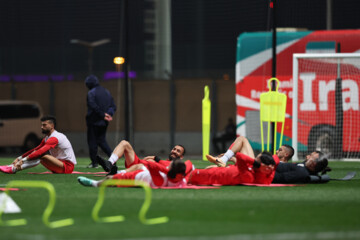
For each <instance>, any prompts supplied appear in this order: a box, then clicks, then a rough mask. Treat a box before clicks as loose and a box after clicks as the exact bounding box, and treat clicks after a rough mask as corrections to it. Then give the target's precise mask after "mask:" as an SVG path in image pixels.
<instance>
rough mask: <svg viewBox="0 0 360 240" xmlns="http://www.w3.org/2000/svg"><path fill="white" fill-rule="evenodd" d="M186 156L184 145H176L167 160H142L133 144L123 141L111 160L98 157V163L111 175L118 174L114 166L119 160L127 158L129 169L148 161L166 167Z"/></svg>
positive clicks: (152, 157) (154, 157)
mask: <svg viewBox="0 0 360 240" xmlns="http://www.w3.org/2000/svg"><path fill="white" fill-rule="evenodd" d="M184 154H185V147H183V146H182V145H175V147H174V148H173V149H172V150H171V151H170V153H169V158H168V159H167V160H160V158H159V157H157V156H148V157H145V158H144V159H140V158H139V157H138V156H137V155H136V153H135V151H134V149H133V147H132V146H131V144H130V143H129V142H128V141H125V140H122V141H121V142H120V143H119V144H118V145H117V146H116V148H115V149H114V151H113V153H112V154H111V156H110V158H109V160H105V159H103V158H102V157H100V156H97V161H98V162H99V164H100V165H101V166H102V167H103V169H104V170H105V171H106V172H109V174H110V175H113V174H116V173H117V166H116V165H114V164H115V163H116V162H117V160H118V159H119V158H121V157H122V156H125V167H126V168H129V167H131V166H132V165H134V164H139V163H146V161H153V162H158V163H160V164H162V165H164V166H169V165H170V163H171V161H172V160H174V159H177V158H179V159H183V157H184Z"/></svg>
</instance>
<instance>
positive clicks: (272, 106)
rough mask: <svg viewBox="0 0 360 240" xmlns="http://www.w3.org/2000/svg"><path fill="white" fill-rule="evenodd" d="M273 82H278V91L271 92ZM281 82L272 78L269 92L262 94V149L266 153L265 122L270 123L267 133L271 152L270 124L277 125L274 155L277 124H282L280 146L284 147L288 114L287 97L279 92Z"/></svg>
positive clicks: (275, 132) (275, 134) (275, 133)
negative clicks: (286, 116) (283, 140)
mask: <svg viewBox="0 0 360 240" xmlns="http://www.w3.org/2000/svg"><path fill="white" fill-rule="evenodd" d="M271 81H276V83H277V85H276V90H275V91H271V85H270V83H271ZM279 85H280V82H279V80H278V79H277V78H270V79H269V81H268V86H269V91H268V92H267V93H262V94H260V130H261V149H262V151H264V134H263V122H268V131H267V151H270V150H269V149H270V144H269V143H270V122H274V123H275V129H274V154H275V153H276V149H277V148H276V136H277V123H278V122H281V123H282V127H281V135H280V145H279V146H281V145H282V139H283V133H284V125H285V114H286V101H287V97H286V95H285V94H283V93H279V92H278V88H279Z"/></svg>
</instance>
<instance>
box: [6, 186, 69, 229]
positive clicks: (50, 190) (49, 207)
mask: <svg viewBox="0 0 360 240" xmlns="http://www.w3.org/2000/svg"><path fill="white" fill-rule="evenodd" d="M12 187H27V188H45V189H46V190H47V191H48V193H49V203H48V205H47V207H46V208H45V211H44V213H43V216H42V221H43V223H44V224H45V225H46V226H47V227H49V228H59V227H65V226H69V225H72V224H74V220H73V219H72V218H67V219H63V220H58V221H53V222H50V221H49V218H50V215H51V213H52V211H53V210H54V207H55V202H56V193H55V189H54V186H53V185H52V184H51V183H49V182H46V181H10V182H9V183H8V184H7V185H6V190H5V194H6V196H8V195H9V189H10V188H12ZM5 202H6V200H5V201H4V204H3V206H0V225H1V226H21V225H26V224H27V220H26V219H24V218H20V219H14V220H7V221H3V220H2V214H3V213H4V210H5Z"/></svg>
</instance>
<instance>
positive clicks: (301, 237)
mask: <svg viewBox="0 0 360 240" xmlns="http://www.w3.org/2000/svg"><path fill="white" fill-rule="evenodd" d="M135 239H136V240H155V239H156V240H185V239H194V240H208V239H210V240H268V239H269V240H274V239H276V240H310V239H311V240H313V239H314V240H315V239H319V240H322V239H326V240H332V239H339V240H343V239H360V232H356V231H354V232H317V233H309V232H305V233H304V232H299V233H269V234H239V235H229V236H214V237H211V236H204V237H157V238H132V239H123V240H135Z"/></svg>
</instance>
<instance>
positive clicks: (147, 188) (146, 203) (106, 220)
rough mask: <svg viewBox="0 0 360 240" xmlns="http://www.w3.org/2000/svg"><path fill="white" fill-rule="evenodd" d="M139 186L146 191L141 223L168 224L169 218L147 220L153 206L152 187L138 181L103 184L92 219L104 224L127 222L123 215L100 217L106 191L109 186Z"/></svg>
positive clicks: (116, 181)
mask: <svg viewBox="0 0 360 240" xmlns="http://www.w3.org/2000/svg"><path fill="white" fill-rule="evenodd" d="M115 185H117V186H139V187H142V188H143V189H144V191H145V199H144V203H143V205H142V206H141V209H140V211H139V220H140V222H141V223H143V224H146V225H153V224H160V223H167V222H168V221H169V218H168V217H158V218H151V219H146V213H147V211H148V209H149V207H150V204H151V188H150V186H149V185H148V184H147V183H145V182H143V181H137V180H122V179H109V180H106V181H105V182H103V183H102V184H101V186H100V188H99V195H98V200H97V202H96V203H95V206H94V208H93V210H92V214H91V216H92V218H93V220H94V221H95V222H104V223H110V222H122V221H124V220H125V217H124V216H122V215H117V216H108V217H99V211H100V209H101V207H102V205H103V204H104V198H105V189H106V187H107V186H115Z"/></svg>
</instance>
